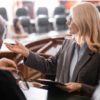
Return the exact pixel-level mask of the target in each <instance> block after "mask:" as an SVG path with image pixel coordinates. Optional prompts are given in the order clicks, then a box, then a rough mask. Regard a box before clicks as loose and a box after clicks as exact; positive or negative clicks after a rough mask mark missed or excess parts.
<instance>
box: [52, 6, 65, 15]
mask: <svg viewBox="0 0 100 100" xmlns="http://www.w3.org/2000/svg"><path fill="white" fill-rule="evenodd" d="M55 15H66V11H65V8H64V6H57V7H56V8H55V9H54V13H53V16H55Z"/></svg>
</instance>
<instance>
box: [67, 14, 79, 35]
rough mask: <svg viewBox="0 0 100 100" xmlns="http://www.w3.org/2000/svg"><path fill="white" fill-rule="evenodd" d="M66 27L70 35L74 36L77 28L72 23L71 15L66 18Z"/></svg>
mask: <svg viewBox="0 0 100 100" xmlns="http://www.w3.org/2000/svg"><path fill="white" fill-rule="evenodd" d="M67 25H68V29H69V32H70V34H76V33H77V32H78V27H77V26H76V24H75V23H74V21H73V17H72V16H71V15H70V16H68V18H67Z"/></svg>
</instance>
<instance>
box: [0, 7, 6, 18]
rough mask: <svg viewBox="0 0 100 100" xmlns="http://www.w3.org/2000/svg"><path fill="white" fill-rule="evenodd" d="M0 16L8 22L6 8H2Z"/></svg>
mask: <svg viewBox="0 0 100 100" xmlns="http://www.w3.org/2000/svg"><path fill="white" fill-rule="evenodd" d="M0 15H1V16H2V17H3V18H4V19H5V20H8V16H7V11H6V8H4V7H1V8H0Z"/></svg>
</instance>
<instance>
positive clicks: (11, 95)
mask: <svg viewBox="0 0 100 100" xmlns="http://www.w3.org/2000/svg"><path fill="white" fill-rule="evenodd" d="M0 100H26V98H25V96H24V94H23V92H22V91H21V89H20V88H19V86H18V85H17V83H16V80H15V78H14V77H13V76H12V75H11V73H9V72H7V71H3V70H0Z"/></svg>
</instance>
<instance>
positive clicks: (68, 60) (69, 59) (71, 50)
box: [64, 41, 75, 82]
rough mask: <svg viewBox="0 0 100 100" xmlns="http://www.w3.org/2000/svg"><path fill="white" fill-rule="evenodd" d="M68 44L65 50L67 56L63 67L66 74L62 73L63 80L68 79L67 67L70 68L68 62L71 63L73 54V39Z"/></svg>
mask: <svg viewBox="0 0 100 100" xmlns="http://www.w3.org/2000/svg"><path fill="white" fill-rule="evenodd" d="M69 45H70V47H69V49H68V52H67V57H66V58H67V59H66V62H65V68H64V70H65V72H66V74H67V75H66V74H65V73H64V82H68V81H69V68H70V63H71V59H72V56H73V52H74V49H75V41H72V42H71V43H70V44H69Z"/></svg>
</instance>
